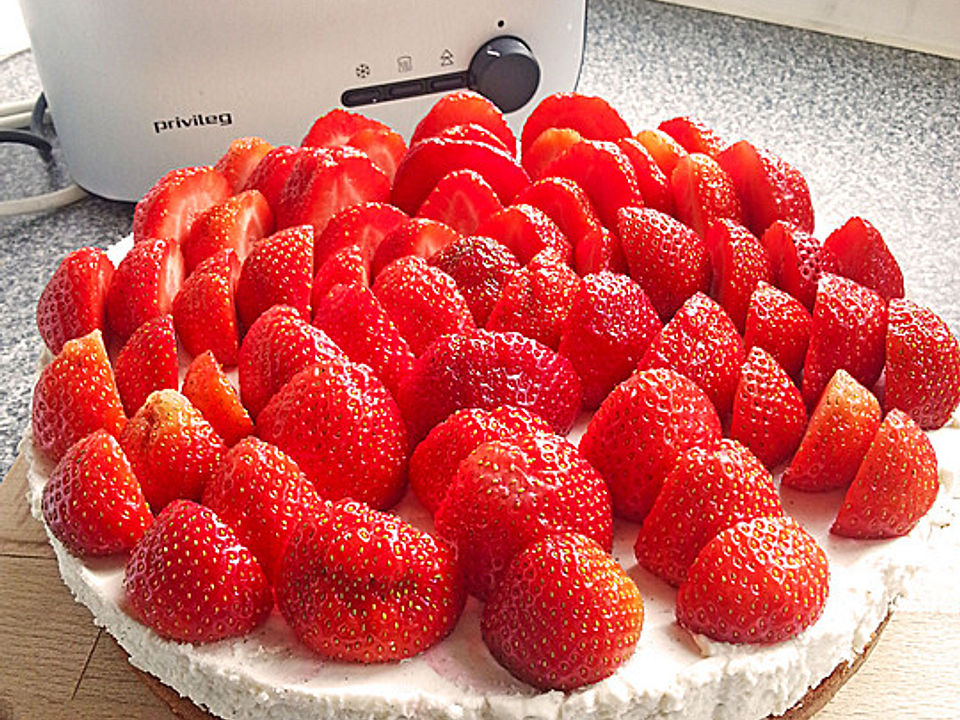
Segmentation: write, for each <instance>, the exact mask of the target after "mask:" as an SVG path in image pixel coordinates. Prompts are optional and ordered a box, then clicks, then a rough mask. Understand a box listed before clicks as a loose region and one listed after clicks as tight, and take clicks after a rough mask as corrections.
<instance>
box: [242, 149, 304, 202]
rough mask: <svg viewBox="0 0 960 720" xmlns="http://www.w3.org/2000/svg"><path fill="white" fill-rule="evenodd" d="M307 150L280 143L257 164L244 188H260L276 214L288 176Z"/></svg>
mask: <svg viewBox="0 0 960 720" xmlns="http://www.w3.org/2000/svg"><path fill="white" fill-rule="evenodd" d="M304 152H306V151H305V150H304V149H303V148H299V147H293V146H292V145H278V146H277V147H275V148H273V150H271V151H270V152H268V153H267V154H266V155H264V156H263V158H262V159H261V160H260V162H259V163H257V166H256V167H255V168H254V169H253V172H252V173H250V175H249V177H247V182H246V183H245V184H244V186H243V189H244V190H259V191H260V192H261V193H262V194H263V196H264V197H265V198H266V199H267V202H268V203H270V208H271V209H272V210H273V212H274V215H276V212H277V208H278V207H280V195H281V194H282V193H283V186H284V185H286V184H287V178H288V177H290V172H291V171H292V170H293V165H294V163H295V162H296V161H297V159H298V158H299V157H300V156H301V155H303V154H304Z"/></svg>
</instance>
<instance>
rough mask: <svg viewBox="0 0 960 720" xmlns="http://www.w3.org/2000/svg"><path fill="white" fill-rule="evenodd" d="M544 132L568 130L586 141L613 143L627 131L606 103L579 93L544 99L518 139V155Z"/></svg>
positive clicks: (623, 123)
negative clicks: (519, 149) (559, 129)
mask: <svg viewBox="0 0 960 720" xmlns="http://www.w3.org/2000/svg"><path fill="white" fill-rule="evenodd" d="M547 128H570V129H572V130H576V131H577V132H578V133H580V135H582V136H583V137H584V138H586V139H588V140H617V139H618V138H622V137H627V136H628V135H630V128H629V127H628V126H627V123H626V122H624V120H623V118H622V117H620V113H618V112H617V111H616V110H615V109H614V108H613V107H612V106H611V105H610V103H608V102H607V101H606V100H604V99H603V98H601V97H592V96H589V95H582V94H580V93H573V92H562V93H555V94H553V95H550V96H548V97H545V98H544V99H543V100H541V101H540V103H539V104H538V105H537V106H536V107H535V108H534V109H533V112H531V113H530V115H529V116H528V117H527V120H526V122H525V123H524V125H523V132H522V133H521V136H520V147H521V149H522V152H521V155H526V154H527V150H528V148H529V147H530V146H531V145H532V144H533V142H534V141H535V140H536V139H537V138H538V137H540V134H541V133H542V132H543V131H544V130H546V129H547Z"/></svg>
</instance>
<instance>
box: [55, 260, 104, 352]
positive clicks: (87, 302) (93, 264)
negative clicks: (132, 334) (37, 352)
mask: <svg viewBox="0 0 960 720" xmlns="http://www.w3.org/2000/svg"><path fill="white" fill-rule="evenodd" d="M112 278H113V263H112V262H110V258H108V257H107V254H106V253H105V252H104V251H103V250H100V249H99V248H93V247H82V248H80V249H79V250H74V251H73V252H71V253H70V254H69V255H67V256H66V257H65V258H64V259H63V260H61V261H60V264H59V265H58V266H57V269H56V270H55V271H54V273H53V275H52V276H51V277H50V279H49V280H48V281H47V284H46V286H44V288H43V292H42V293H40V301H39V302H38V303H37V329H38V330H39V331H40V337H42V338H43V341H44V342H45V343H46V344H47V347H48V348H49V349H50V352H52V353H53V354H54V355H56V354H58V353H59V352H60V351H61V350H62V349H63V344H64V343H65V342H66V341H67V340H72V339H74V338H78V337H83V336H84V335H88V334H89V333H91V332H93V331H94V330H100V331H104V330H105V329H106V327H107V290H108V288H109V287H110V281H111V279H112Z"/></svg>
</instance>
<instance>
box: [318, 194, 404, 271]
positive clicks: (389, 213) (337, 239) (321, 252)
mask: <svg viewBox="0 0 960 720" xmlns="http://www.w3.org/2000/svg"><path fill="white" fill-rule="evenodd" d="M408 220H409V218H408V217H407V215H406V213H404V212H401V211H400V210H398V209H397V208H395V207H394V206H393V205H388V204H387V203H381V202H364V203H357V204H356V205H351V206H350V207H347V208H344V209H343V210H341V211H340V212H338V213H337V214H336V215H334V216H333V217H332V218H330V222H329V223H327V227H326V228H324V230H323V232H322V233H320V235H318V236H317V237H316V239H315V240H314V241H313V267H314V269H315V270H319V269H320V267H321V266H322V265H323V263H325V262H326V261H327V259H328V258H329V257H330V256H331V255H333V254H334V253H335V252H336V251H337V250H340V249H341V248H345V247H350V246H351V245H357V246H359V248H360V250H361V251H362V252H363V254H364V256H365V257H366V258H367V262H368V263H369V262H370V261H371V260H373V256H374V254H376V252H377V248H378V247H379V246H380V242H381V241H382V240H383V238H384V236H385V235H386V234H387V233H389V232H390V231H391V230H393V229H394V228H396V227H399V226H400V225H402V224H403V223H406V222H407V221H408Z"/></svg>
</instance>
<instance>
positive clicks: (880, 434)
mask: <svg viewBox="0 0 960 720" xmlns="http://www.w3.org/2000/svg"><path fill="white" fill-rule="evenodd" d="M939 489H940V480H939V478H938V476H937V455H936V453H935V452H934V450H933V445H931V444H930V439H929V438H928V437H927V436H926V435H924V434H923V430H921V429H920V426H919V425H917V423H915V422H914V421H913V420H912V419H910V416H909V415H907V414H906V413H904V412H902V411H900V410H897V409H896V408H894V409H893V410H891V411H890V412H889V413H887V416H886V417H885V418H884V419H883V422H882V423H880V428H879V429H878V430H877V434H876V436H874V438H873V442H872V443H870V447H869V449H868V450H867V453H866V455H864V457H863V462H862V463H861V464H860V468H859V469H858V470H857V474H856V476H855V477H854V479H853V483H852V484H851V485H850V487H849V489H848V490H847V494H846V496H845V497H844V499H843V505H842V506H841V507H840V512H838V513H837V518H836V520H835V521H834V523H833V527H831V528H830V532H832V533H834V534H836V535H844V536H846V537H855V538H889V537H900V536H902V535H906V534H907V533H908V532H910V531H911V530H913V528H915V527H916V526H917V523H918V522H920V518H922V517H923V516H924V515H926V514H927V511H928V510H930V508H931V507H933V503H934V501H935V500H936V499H937V492H938V491H939Z"/></svg>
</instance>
